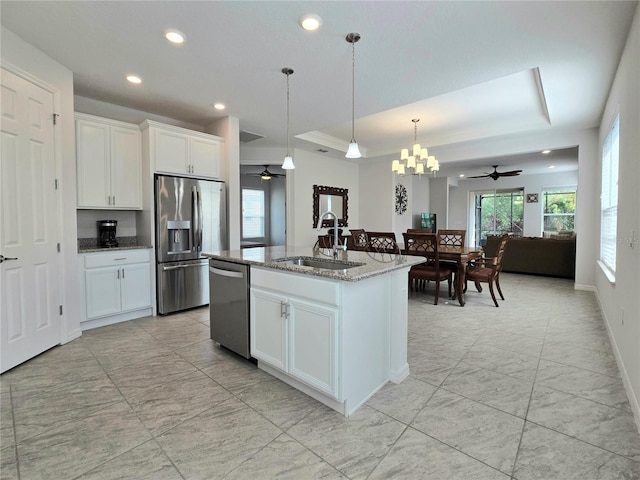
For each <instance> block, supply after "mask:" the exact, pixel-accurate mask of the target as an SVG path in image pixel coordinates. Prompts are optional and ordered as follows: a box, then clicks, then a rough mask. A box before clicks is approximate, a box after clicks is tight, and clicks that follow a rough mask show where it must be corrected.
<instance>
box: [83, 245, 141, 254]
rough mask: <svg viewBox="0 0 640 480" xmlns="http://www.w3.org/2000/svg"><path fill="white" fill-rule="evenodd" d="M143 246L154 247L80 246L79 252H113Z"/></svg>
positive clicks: (136, 246) (137, 247)
mask: <svg viewBox="0 0 640 480" xmlns="http://www.w3.org/2000/svg"><path fill="white" fill-rule="evenodd" d="M141 248H153V247H151V246H150V245H123V246H122V247H96V246H93V247H78V253H93V252H111V251H115V250H137V249H141Z"/></svg>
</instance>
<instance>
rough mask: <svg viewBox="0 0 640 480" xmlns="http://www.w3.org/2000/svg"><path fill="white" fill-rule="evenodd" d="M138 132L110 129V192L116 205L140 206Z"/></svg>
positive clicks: (117, 128) (116, 128) (118, 128)
mask: <svg viewBox="0 0 640 480" xmlns="http://www.w3.org/2000/svg"><path fill="white" fill-rule="evenodd" d="M140 155H141V154H140V132H139V131H135V130H132V129H126V128H120V127H112V129H111V178H112V181H111V185H112V188H111V193H112V195H113V196H114V199H115V206H116V207H125V208H142V194H141V157H140Z"/></svg>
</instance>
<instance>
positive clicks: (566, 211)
mask: <svg viewBox="0 0 640 480" xmlns="http://www.w3.org/2000/svg"><path fill="white" fill-rule="evenodd" d="M575 216H576V187H561V188H557V187H556V188H545V189H544V190H543V191H542V217H543V221H542V225H543V230H544V233H545V234H559V233H561V232H563V233H564V232H567V233H568V232H574V231H575Z"/></svg>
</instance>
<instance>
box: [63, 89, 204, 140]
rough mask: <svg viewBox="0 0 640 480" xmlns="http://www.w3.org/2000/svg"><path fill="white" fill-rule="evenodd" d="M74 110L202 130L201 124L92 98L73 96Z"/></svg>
mask: <svg viewBox="0 0 640 480" xmlns="http://www.w3.org/2000/svg"><path fill="white" fill-rule="evenodd" d="M73 108H74V110H75V111H76V112H81V113H87V114H89V115H97V116H99V117H104V118H110V119H112V120H119V121H121V122H128V123H135V124H136V125H139V124H141V123H142V122H144V121H145V120H153V121H155V122H160V123H165V124H167V125H174V126H176V127H182V128H188V129H189V130H195V131H197V132H203V131H204V130H203V128H202V125H195V124H193V123H187V122H182V121H180V120H176V119H174V118H169V117H163V116H161V115H155V114H153V113H149V112H144V111H142V110H136V109H134V108H128V107H123V106H122V105H114V104H113V103H106V102H101V101H100V100H94V99H92V98H86V97H81V96H79V95H75V96H74V106H73Z"/></svg>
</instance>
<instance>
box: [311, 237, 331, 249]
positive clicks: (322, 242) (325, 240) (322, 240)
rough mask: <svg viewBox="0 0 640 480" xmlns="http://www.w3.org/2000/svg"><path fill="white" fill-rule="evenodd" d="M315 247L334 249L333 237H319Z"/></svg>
mask: <svg viewBox="0 0 640 480" xmlns="http://www.w3.org/2000/svg"><path fill="white" fill-rule="evenodd" d="M315 246H316V247H318V248H332V247H333V237H331V236H330V235H318V240H316V244H315Z"/></svg>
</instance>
